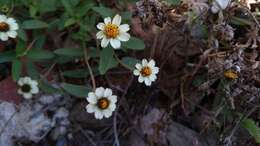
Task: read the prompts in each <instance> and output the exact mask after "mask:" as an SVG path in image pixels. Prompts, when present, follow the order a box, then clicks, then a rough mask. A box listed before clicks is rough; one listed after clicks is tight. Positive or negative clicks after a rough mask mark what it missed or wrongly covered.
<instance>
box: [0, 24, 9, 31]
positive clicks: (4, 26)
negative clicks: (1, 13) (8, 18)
mask: <svg viewBox="0 0 260 146" xmlns="http://www.w3.org/2000/svg"><path fill="white" fill-rule="evenodd" d="M8 30H9V25H8V24H7V23H5V22H0V31H1V32H7V31H8Z"/></svg>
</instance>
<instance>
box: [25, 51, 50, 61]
mask: <svg viewBox="0 0 260 146" xmlns="http://www.w3.org/2000/svg"><path fill="white" fill-rule="evenodd" d="M27 57H28V58H30V59H34V60H42V59H52V58H53V57H54V54H53V53H52V52H51V51H47V50H41V49H31V50H30V51H29V52H28V53H27Z"/></svg>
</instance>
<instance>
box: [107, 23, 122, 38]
mask: <svg viewBox="0 0 260 146" xmlns="http://www.w3.org/2000/svg"><path fill="white" fill-rule="evenodd" d="M104 31H105V35H106V36H107V37H108V38H116V37H117V36H118V34H119V28H118V26H117V25H115V24H111V23H110V24H107V25H106V26H105V30H104Z"/></svg>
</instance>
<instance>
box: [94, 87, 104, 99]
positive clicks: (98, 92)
mask: <svg viewBox="0 0 260 146" xmlns="http://www.w3.org/2000/svg"><path fill="white" fill-rule="evenodd" d="M104 92H105V89H104V88H103V87H99V88H97V89H96V91H95V94H96V96H97V98H100V97H104Z"/></svg>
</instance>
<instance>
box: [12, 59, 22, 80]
mask: <svg viewBox="0 0 260 146" xmlns="http://www.w3.org/2000/svg"><path fill="white" fill-rule="evenodd" d="M21 72H22V62H21V61H20V60H18V59H15V60H14V61H13V64H12V77H13V80H14V81H17V80H18V79H19V78H20V75H21Z"/></svg>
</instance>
